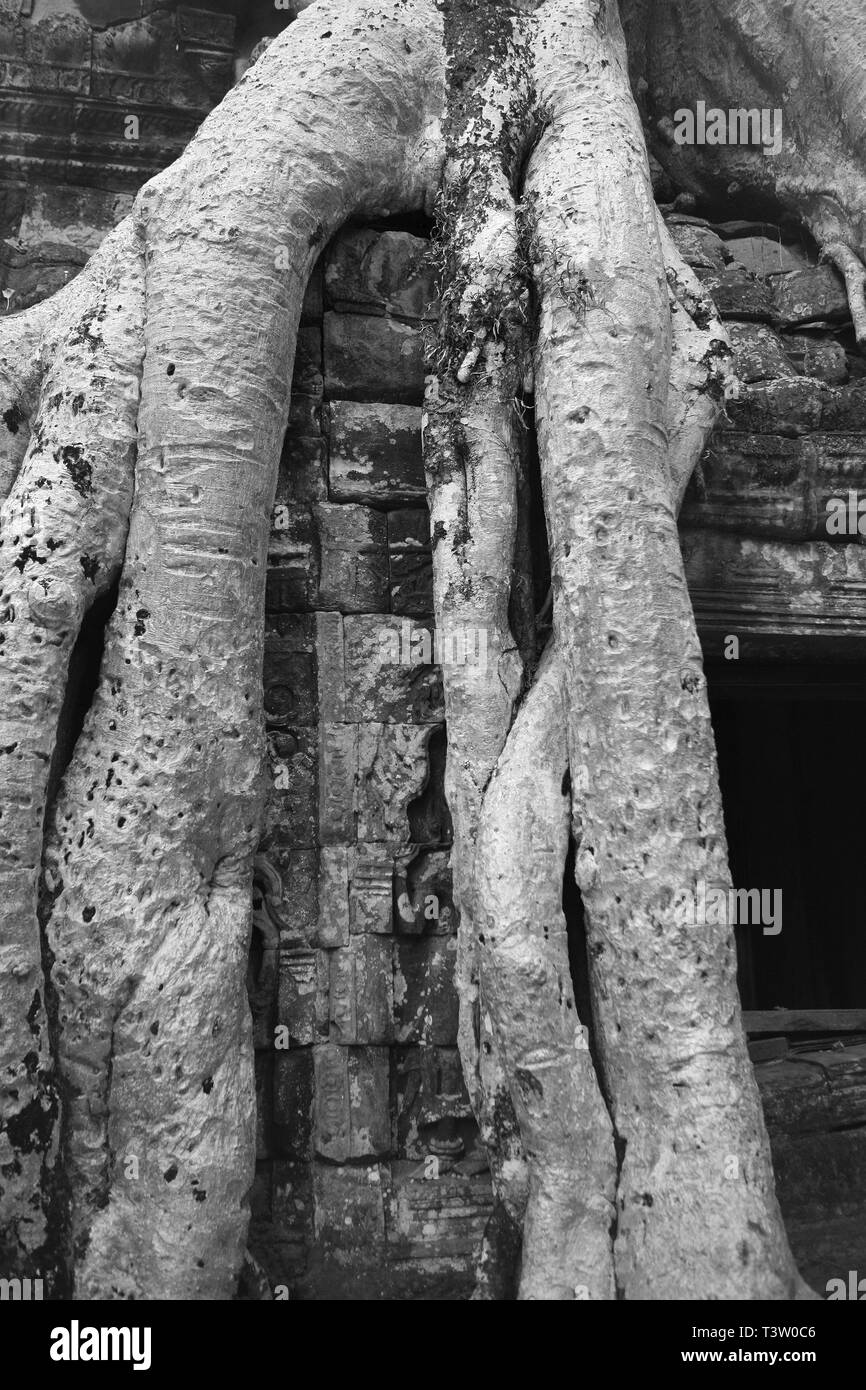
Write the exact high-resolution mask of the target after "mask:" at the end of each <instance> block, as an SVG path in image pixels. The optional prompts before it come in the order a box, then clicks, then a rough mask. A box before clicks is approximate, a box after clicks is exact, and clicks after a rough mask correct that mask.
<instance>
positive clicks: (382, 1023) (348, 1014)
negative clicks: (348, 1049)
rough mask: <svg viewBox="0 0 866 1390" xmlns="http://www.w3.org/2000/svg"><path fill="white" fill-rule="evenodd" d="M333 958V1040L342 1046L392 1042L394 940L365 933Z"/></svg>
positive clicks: (331, 978)
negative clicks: (392, 945) (392, 941)
mask: <svg viewBox="0 0 866 1390" xmlns="http://www.w3.org/2000/svg"><path fill="white" fill-rule="evenodd" d="M329 956H330V967H331V974H330V992H329V999H330V1018H331V1033H330V1040H331V1042H334V1043H342V1044H343V1045H346V1046H348V1045H353V1046H354V1045H366V1044H370V1043H387V1042H390V1040H391V1038H392V1037H393V1033H394V977H393V959H392V950H391V941H390V939H389V938H388V937H383V936H378V935H376V934H374V933H364V934H359V935H355V936H351V937H350V938H349V944H348V946H339V947H337V949H336V950H334V951H331V952H329Z"/></svg>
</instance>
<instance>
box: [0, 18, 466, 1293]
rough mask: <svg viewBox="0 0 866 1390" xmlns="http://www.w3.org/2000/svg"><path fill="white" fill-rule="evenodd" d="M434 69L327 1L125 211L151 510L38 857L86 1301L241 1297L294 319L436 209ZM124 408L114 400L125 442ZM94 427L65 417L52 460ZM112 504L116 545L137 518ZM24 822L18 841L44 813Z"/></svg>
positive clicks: (134, 545) (436, 46)
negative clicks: (359, 228) (340, 256)
mask: <svg viewBox="0 0 866 1390" xmlns="http://www.w3.org/2000/svg"><path fill="white" fill-rule="evenodd" d="M350 50H351V51H352V52H353V55H354V57H353V62H352V64H350V65H347V64H346V63H345V61H344V58H345V54H346V53H347V52H348V51H350ZM443 66H444V65H443V58H442V23H441V17H440V16H439V15H438V13H437V11H436V9H435V7H434V6H433V5H432V4H429V3H427V0H409V3H407V4H404V5H401V6H400V7H399V13H396V14H395V12H394V7H393V5H390V4H384V3H381V0H369V2H368V3H359V4H356V5H353V6H351V7H348V8H347V7H345V6H342V5H337V4H334V5H319V6H317V7H315V9H314V10H311V11H309V12H307V13H306V14H305V15H303V16H301V18H300V19H298V20H297V21H296V22H295V23H294V24H293V25H292V26H291V28H290V29H289V30H287V31H286V33H285V35H283V36H282V37H281V39H279V40H277V41H276V42H275V43H274V44H272V45H271V46H270V48H269V49H268V50H267V52H266V53H265V54H264V56H263V57H262V58H261V59H260V61H259V62H258V63H257V64H256V65H255V66H254V67H253V68H251V69H250V71H249V72H248V73H247V74H246V76H245V77H244V79H243V80H242V82H241V83H240V84H239V85H238V86H237V87H236V88H235V89H234V90H233V91H232V93H230V95H229V96H228V97H227V98H226V100H225V101H224V102H223V104H222V105H221V106H220V107H219V108H218V109H217V110H216V111H215V112H213V113H212V115H211V116H210V117H209V118H208V120H207V121H206V122H205V123H204V125H203V126H202V127H201V129H200V131H199V133H198V135H197V136H196V139H195V140H194V141H193V142H192V144H191V145H190V146H189V148H188V149H187V151H186V152H185V154H184V155H183V157H182V158H181V160H180V161H178V163H177V164H176V165H174V166H172V168H170V169H169V170H167V171H165V173H163V174H162V175H160V176H159V177H158V178H156V179H154V180H152V181H151V182H150V183H149V184H148V185H146V186H145V188H144V189H143V190H142V192H141V194H140V195H139V197H138V199H137V201H136V205H135V208H134V211H133V223H134V226H135V229H136V236H138V237H140V239H141V241H142V243H143V248H144V256H145V262H144V263H145V266H146V271H145V277H146V285H145V292H146V306H147V311H146V316H145V320H144V325H143V334H144V347H145V358H144V369H143V376H142V383H141V402H140V407H139V409H138V413H137V429H138V452H137V460H136V466H135V500H134V503H133V506H132V511H131V515H130V519H129V531H128V537H127V539H126V551H125V559H124V564H123V571H122V576H121V581H120V588H119V597H118V602H117V608H116V610H115V613H114V615H113V617H112V619H111V622H110V624H109V626H108V629H107V632H106V641H105V654H104V658H103V664H102V670H101V676H100V683H99V687H98V689H97V692H96V695H95V697H94V700H93V703H92V706H91V708H90V710H89V712H88V714H87V716H86V720H85V724H84V729H83V731H82V734H81V736H80V738H79V740H78V743H77V745H76V748H75V753H74V756H73V759H72V762H71V764H70V766H69V768H68V770H67V772H66V775H65V777H64V779H63V782H62V784H61V787H60V791H59V793H58V796H57V799H56V801H55V804H54V806H53V808H52V811H51V816H50V822H49V826H48V830H47V836H46V844H45V847H44V860H43V862H44V879H45V890H46V891H45V895H44V899H43V903H42V925H43V929H44V932H45V935H46V938H47V941H48V944H49V947H50V950H51V952H52V953H53V957H54V967H53V976H52V983H53V989H54V993H55V996H56V1009H57V1043H56V1053H57V1067H58V1072H59V1075H60V1080H61V1084H62V1087H63V1088H64V1092H65V1096H66V1099H67V1101H68V1103H67V1104H66V1106H65V1112H64V1120H63V1127H62V1164H63V1168H64V1174H65V1178H66V1182H67V1188H68V1191H67V1193H66V1194H65V1196H66V1198H67V1199H68V1213H69V1214H68V1221H67V1223H66V1231H65V1243H66V1256H67V1259H68V1260H69V1262H70V1263H71V1264H72V1265H73V1266H74V1285H73V1289H74V1294H75V1296H76V1297H81V1298H122V1299H126V1298H148V1297H161V1298H178V1299H185V1298H228V1297H231V1296H232V1294H233V1292H234V1289H235V1285H236V1281H237V1276H238V1272H239V1270H240V1268H241V1264H242V1259H243V1249H244V1242H245V1235H246V1226H247V1221H248V1215H249V1208H248V1202H247V1194H248V1189H249V1186H250V1184H251V1181H252V1175H253V1162H254V1086H253V1071H252V1037H251V1022H250V1016H249V1009H248V1005H247V1002H246V997H245V992H244V981H245V976H246V966H247V956H248V943H249V933H250V919H251V893H250V883H251V877H252V865H253V858H254V854H255V850H256V847H257V843H258V837H259V823H260V817H261V806H262V798H263V785H264V783H263V777H262V773H263V763H264V747H265V745H264V728H263V716H262V707H261V702H262V691H261V666H262V654H263V621H264V619H263V614H264V584H265V568H266V552H267V545H268V537H269V529H270V527H269V518H270V512H271V507H272V504H273V495H274V489H275V483H276V476H277V467H278V461H279V456H280V452H281V446H282V440H283V435H284V432H285V427H286V421H287V416H288V408H289V391H290V381H291V372H292V358H293V351H294V343H295V338H296V331H297V323H298V318H299V314H300V306H301V300H302V296H303V292H304V288H305V284H306V280H307V277H308V275H309V272H310V270H311V268H312V265H313V263H314V261H315V259H316V256H317V255H318V253H319V249H320V246H321V245H322V244H323V243H324V242H325V241H327V240H328V238H329V237H330V236H332V235H333V233H334V232H335V231H336V230H337V228H338V227H339V226H340V225H342V223H343V222H344V221H345V220H346V218H347V217H348V216H350V215H351V214H352V213H353V212H358V213H361V214H366V215H374V214H377V213H378V214H381V213H382V212H383V211H384V210H388V209H392V210H395V209H400V208H402V207H404V206H410V207H418V206H425V204H426V202H427V197H428V191H429V183H430V180H431V179H433V180H434V182H435V179H436V176H437V170H438V153H437V136H436V124H435V122H436V117H437V116H438V114H439V113H440V111H441V106H442V90H443V75H444V73H443ZM323 94H325V100H324V101H323ZM313 106H316V108H317V116H316V120H315V121H314V122H311V121H310V120H309V112H310V110H311V109H312V108H313ZM359 109H360V110H362V111H363V112H364V113H365V116H364V120H363V121H359V120H358V115H357V113H358V110H359ZM251 178H252V180H253V183H254V184H255V187H252V186H251ZM251 193H253V194H254V195H255V196H253V197H251ZM286 267H288V269H286ZM85 274H86V272H85ZM83 279H84V277H82V280H83ZM76 283H77V282H76ZM210 287H215V288H213V289H211V288H210ZM96 307H97V306H96V304H95V303H94V302H92V303H91V308H96ZM82 331H84V329H83V330H82ZM50 370H51V369H50V368H49V371H50ZM43 394H44V390H43ZM134 394H135V395H136V396H137V390H136V392H135V393H134ZM134 407H135V402H134V401H133V400H132V399H130V401H126V399H125V398H124V403H123V405H122V406H119V405H117V404H116V403H115V405H112V403H111V402H106V401H103V402H102V413H103V415H104V416H105V418H106V420H107V421H109V422H111V423H110V424H109V425H108V428H109V429H110V430H113V431H115V432H118V433H119V432H121V431H122V427H125V425H126V422H127V421H132V422H134V421H135V408H134ZM127 409H128V410H129V412H130V413H129V414H127ZM83 429H86V425H85V424H84V423H83V417H82V420H79V419H78V417H76V420H75V422H74V425H73V422H72V420H71V419H70V420H67V421H66V422H65V429H64V439H63V443H64V444H66V443H68V442H70V441H74V440H78V439H79V438H80V437H81V431H82V430H83ZM38 437H39V429H38V428H37V429H35V430H34V433H33V438H34V440H38ZM132 437H133V438H134V430H133V431H132ZM35 447H39V446H38V443H37V444H36V446H35ZM115 452H116V453H119V451H118V450H117V448H116V447H115ZM119 461H120V459H119V457H118V458H115V466H116V467H117V465H118V464H119ZM28 468H29V465H28V464H27V463H26V462H25V464H24V468H23V471H22V474H21V475H20V476H19V483H17V484H16V488H19V487H23V486H24V485H25V483H26V479H27V474H28ZM67 471H68V472H69V473H70V476H71V477H73V480H74V478H75V476H76V475H75V474H74V472H73V470H67ZM118 471H119V470H118ZM116 481H117V478H116V476H115V482H116ZM101 500H102V502H103V503H105V502H106V501H107V502H108V505H107V512H108V513H109V514H110V516H111V517H113V516H114V513H115V511H116V512H117V514H118V515H120V514H123V527H122V531H125V521H126V518H125V510H126V507H125V506H123V505H120V501H119V500H118V506H117V508H113V506H112V503H111V499H110V498H108V499H106V497H105V495H103V497H102V499H101ZM52 505H55V504H53V503H52ZM79 511H80V509H79ZM52 515H53V514H52ZM70 516H72V514H70ZM67 520H68V524H70V525H71V524H72V520H71V519H67ZM75 524H76V525H77V524H78V522H77V517H76V518H75ZM106 524H108V523H106ZM52 534H53V533H52ZM63 540H64V544H67V545H71V544H72V540H71V537H67V536H64V537H63ZM104 548H105V547H104ZM57 553H58V555H59V554H60V551H59V550H58V552H57ZM78 558H79V557H78V555H77V553H74V552H73V553H72V561H73V562H74V563H75V564H77V563H78ZM79 568H80V566H79ZM45 573H46V574H47V573H48V571H47V570H46V571H45ZM109 573H110V566H109V564H108V561H107V558H106V562H105V564H104V567H101V568H100V570H99V574H100V576H101V575H108V574H109ZM88 582H90V580H89V578H88ZM28 592H29V591H28ZM76 594H77V591H75V592H73V590H72V589H70V591H69V593H67V592H66V590H63V589H61V588H59V587H57V588H55V589H54V590H51V591H50V592H46V594H45V601H44V602H43V599H42V598H41V597H40V598H39V603H38V605H37V606H38V607H39V609H40V612H41V611H45V612H48V610H49V609H50V610H51V614H52V616H54V615H56V614H57V613H59V612H60V611H61V610H63V612H64V614H65V617H64V621H65V622H69V621H70V620H71V617H72V615H73V612H74V613H76V614H78V616H79V618H80V613H78V610H79V608H80V607H81V604H80V601H79V598H78V597H77V596H76ZM28 601H29V600H28ZM64 605H65V608H64ZM66 609H69V610H70V613H69V614H68V615H67V614H66ZM22 664H23V660H22ZM57 674H58V676H59V677H60V679H59V683H58V690H62V687H63V678H64V676H65V670H63V669H61V666H60V664H59V663H58V666H57ZM13 694H16V689H15V687H14V685H13V687H12V688H11V690H10V697H11V696H12V695H13ZM19 703H20V701H19ZM4 704H5V698H4ZM10 704H11V698H10ZM52 736H53V735H52V731H51V730H48V732H47V740H46V747H47V753H48V755H50V752H51V742H52ZM46 761H47V760H46ZM14 810H15V814H16V818H17V819H18V820H19V821H21V822H22V823H23V821H24V820H27V825H26V826H24V828H23V829H22V828H19V829H18V830H17V831H16V833H17V834H19V835H21V836H23V837H24V839H25V840H26V842H27V844H28V845H29V844H30V840H29V839H28V838H27V837H28V836H30V835H31V829H32V826H33V825H34V824H35V819H34V816H33V812H32V809H31V808H30V807H29V805H28V806H23V805H21V806H16V807H14ZM28 818H29V819H28ZM33 843H34V845H35V856H34V861H33V862H34V863H35V865H37V866H38V863H39V853H38V845H36V841H35V839H34V842H33ZM31 898H32V893H31ZM23 901H25V903H26V901H27V900H26V898H25V899H23ZM28 930H30V928H29V927H28ZM28 940H29V941H31V942H32V941H35V940H38V937H36V936H33V935H32V933H31V936H30V937H29V938H28Z"/></svg>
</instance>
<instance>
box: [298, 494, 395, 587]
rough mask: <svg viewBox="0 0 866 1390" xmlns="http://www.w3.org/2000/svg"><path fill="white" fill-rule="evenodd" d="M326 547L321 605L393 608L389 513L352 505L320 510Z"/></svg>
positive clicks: (321, 536)
mask: <svg viewBox="0 0 866 1390" xmlns="http://www.w3.org/2000/svg"><path fill="white" fill-rule="evenodd" d="M315 516H316V520H317V522H318V526H319V542H320V546H321V577H320V580H319V606H320V607H322V608H330V609H335V610H339V611H340V612H342V613H371V612H372V613H376V612H381V611H382V610H383V609H386V608H387V606H388V552H387V545H386V540H387V532H386V526H385V517H384V516H383V514H382V513H381V512H374V511H372V510H371V509H370V508H369V507H360V506H356V505H354V504H352V503H346V504H344V505H342V506H338V505H335V504H331V503H322V504H321V505H320V506H318V507H317V508H316V510H315Z"/></svg>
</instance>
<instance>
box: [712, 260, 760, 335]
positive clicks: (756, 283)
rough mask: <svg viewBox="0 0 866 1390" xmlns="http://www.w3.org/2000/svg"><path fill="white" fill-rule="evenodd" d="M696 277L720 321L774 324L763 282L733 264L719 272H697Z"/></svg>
mask: <svg viewBox="0 0 866 1390" xmlns="http://www.w3.org/2000/svg"><path fill="white" fill-rule="evenodd" d="M696 274H697V276H698V279H699V280H701V281H702V282H703V285H704V289H705V290H706V291H707V293H708V294H709V295H711V296H712V299H713V302H714V303H715V305H716V308H717V309H718V311H719V313H720V315H721V316H722V318H724V319H746V320H750V321H755V322H758V323H773V322H774V320H775V318H776V310H775V307H774V303H773V295H772V291H771V289H770V286H769V284H768V282H767V281H766V280H759V279H757V277H756V276H754V275H750V274H749V272H748V271H747V270H745V269H744V268H743V267H742V266H740V265H733V264H732V265H730V266H728V267H727V268H726V269H725V270H722V271H716V270H713V271H707V270H697V271H696Z"/></svg>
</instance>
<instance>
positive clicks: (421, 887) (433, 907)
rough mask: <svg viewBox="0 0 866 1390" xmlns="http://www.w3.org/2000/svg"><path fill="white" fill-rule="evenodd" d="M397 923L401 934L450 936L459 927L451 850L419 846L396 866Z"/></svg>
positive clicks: (403, 856)
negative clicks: (454, 897)
mask: <svg viewBox="0 0 866 1390" xmlns="http://www.w3.org/2000/svg"><path fill="white" fill-rule="evenodd" d="M394 902H395V912H394V927H395V930H396V931H398V932H399V933H400V935H401V936H422V935H424V936H430V935H436V936H439V935H442V936H447V935H448V934H449V933H450V932H452V931H454V928H455V913H454V902H453V898H452V885H451V852H450V850H448V849H433V850H430V849H425V850H421V851H418V850H417V849H416V848H415V846H412V847H411V849H409V850H407V851H406V852H405V853H404V854H401V855H398V856H397V859H396V863H395V866H394Z"/></svg>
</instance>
